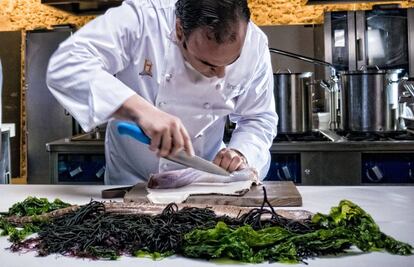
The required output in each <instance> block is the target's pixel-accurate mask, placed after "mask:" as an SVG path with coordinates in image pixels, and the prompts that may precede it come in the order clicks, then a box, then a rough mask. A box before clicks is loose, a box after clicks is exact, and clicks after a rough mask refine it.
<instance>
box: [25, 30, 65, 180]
mask: <svg viewBox="0 0 414 267" xmlns="http://www.w3.org/2000/svg"><path fill="white" fill-rule="evenodd" d="M72 31H73V30H72V29H71V28H62V29H59V30H53V31H51V30H37V31H28V32H27V35H26V67H25V72H26V73H25V74H26V85H25V88H26V89H27V93H26V108H27V145H28V166H27V167H28V182H29V183H46V184H48V183H50V181H49V172H48V171H49V166H48V156H49V155H48V153H47V151H46V143H47V142H50V141H52V140H56V139H59V138H63V137H66V136H72V127H73V126H72V125H73V123H72V117H71V116H70V115H69V114H68V113H67V112H66V111H65V110H64V108H63V107H62V106H61V105H60V104H59V103H58V102H57V101H56V99H55V98H54V97H53V95H52V94H51V92H50V91H49V89H48V88H47V86H46V69H47V65H48V62H49V58H50V57H51V56H52V54H53V52H54V51H55V50H56V49H57V47H58V45H59V44H60V43H61V42H62V41H64V40H65V39H66V38H68V37H69V36H70V35H71V33H72Z"/></svg>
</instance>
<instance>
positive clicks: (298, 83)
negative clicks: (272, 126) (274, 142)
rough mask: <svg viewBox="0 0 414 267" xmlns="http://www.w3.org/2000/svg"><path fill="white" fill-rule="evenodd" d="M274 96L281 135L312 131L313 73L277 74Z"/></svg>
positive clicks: (274, 75) (275, 75)
mask: <svg viewBox="0 0 414 267" xmlns="http://www.w3.org/2000/svg"><path fill="white" fill-rule="evenodd" d="M273 77H274V94H275V102H276V112H277V114H278V115H279V124H278V127H277V128H278V132H279V133H305V132H309V131H312V86H313V74H312V72H303V73H290V72H288V73H280V72H278V73H275V74H273Z"/></svg>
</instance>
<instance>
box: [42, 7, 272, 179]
mask: <svg viewBox="0 0 414 267" xmlns="http://www.w3.org/2000/svg"><path fill="white" fill-rule="evenodd" d="M47 83H48V86H49V88H50V90H51V92H52V93H53V94H54V96H55V97H56V98H57V99H58V101H59V102H60V103H61V104H62V105H63V106H64V107H65V108H66V109H67V110H69V111H70V112H71V114H72V115H73V116H74V117H75V118H76V119H77V121H78V122H79V123H80V125H81V126H82V128H83V129H84V130H86V131H88V130H91V129H93V128H94V127H95V126H96V125H99V124H102V123H104V122H106V121H108V120H109V123H108V126H107V135H106V141H105V149H106V164H107V166H106V173H105V182H106V183H107V184H135V183H136V182H137V179H142V180H146V179H147V178H148V177H149V175H150V174H151V173H157V172H162V171H167V170H171V169H174V168H177V167H178V166H176V165H175V164H174V163H172V162H169V161H168V160H165V159H163V158H159V157H160V156H161V157H164V156H167V155H169V154H173V153H176V152H177V151H178V150H180V149H185V150H186V151H187V153H189V154H192V153H195V154H196V155H199V156H201V157H203V158H205V159H208V160H212V161H213V162H214V163H216V164H217V165H219V166H221V167H222V168H224V169H226V170H228V171H230V172H232V171H234V170H238V169H242V168H244V167H246V166H247V164H248V165H250V166H252V167H255V168H257V169H258V171H259V173H260V176H261V177H263V176H264V175H266V172H267V170H268V167H269V162H270V154H269V151H268V150H269V147H270V145H271V143H272V141H273V138H274V137H275V135H276V126H277V115H276V113H275V107H274V99H273V74H272V68H271V63H270V54H269V51H268V46H267V38H266V36H265V35H264V33H263V32H262V31H261V30H260V29H259V28H258V27H257V26H255V25H254V24H253V23H252V22H250V11H249V8H248V6H247V1H246V0H221V1H216V0H178V1H173V0H171V1H166V0H164V1H161V0H135V1H133V0H126V1H124V2H123V4H122V6H120V7H118V8H113V9H110V10H108V11H107V12H106V14H105V15H103V16H100V17H98V18H96V19H95V20H93V21H92V22H90V23H89V24H87V25H86V26H85V27H83V28H82V29H80V30H79V31H78V32H77V33H76V34H74V35H73V36H72V37H70V38H69V39H68V40H67V41H65V42H64V43H63V44H61V45H60V47H59V49H58V50H57V51H56V52H55V54H54V56H53V57H52V58H51V60H50V63H49V69H48V76H47ZM227 115H229V116H230V119H231V120H232V121H233V122H236V123H237V127H236V129H235V130H234V132H233V135H232V138H231V141H230V143H229V144H228V146H227V148H225V146H224V143H223V141H222V139H223V131H224V125H225V121H226V117H227ZM114 118H117V119H123V120H130V121H133V122H136V123H137V124H138V125H139V126H140V127H141V128H142V129H143V131H144V132H145V133H146V134H147V135H148V136H149V137H150V138H151V145H150V146H149V149H148V148H147V147H146V146H145V145H143V144H141V143H139V142H137V141H136V140H133V139H132V138H127V137H124V136H120V135H119V134H118V133H117V131H116V128H115V122H116V120H115V119H114ZM154 152H156V153H154Z"/></svg>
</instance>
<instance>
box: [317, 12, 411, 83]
mask: <svg viewBox="0 0 414 267" xmlns="http://www.w3.org/2000/svg"><path fill="white" fill-rule="evenodd" d="M391 7H394V6H391ZM413 27H414V9H412V8H409V9H400V8H395V7H394V8H389V6H386V5H385V6H379V7H378V8H374V9H373V10H365V11H339V12H327V13H325V21H324V32H325V61H327V62H330V63H332V64H333V65H334V66H335V68H336V69H337V70H339V71H355V70H359V69H360V68H361V67H363V66H373V67H374V66H378V67H379V68H380V69H383V70H387V69H400V68H401V69H404V71H405V72H406V73H408V74H409V76H410V77H414V28H413Z"/></svg>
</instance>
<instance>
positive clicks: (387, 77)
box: [340, 69, 403, 132]
mask: <svg viewBox="0 0 414 267" xmlns="http://www.w3.org/2000/svg"><path fill="white" fill-rule="evenodd" d="M402 72H403V70H402V69H396V70H361V71H344V72H341V73H340V80H341V104H342V105H341V128H342V130H346V131H355V132H391V131H396V130H401V129H399V127H398V125H399V124H398V119H399V104H398V101H399V95H398V94H399V89H398V83H399V82H400V77H399V75H401V73H402Z"/></svg>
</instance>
